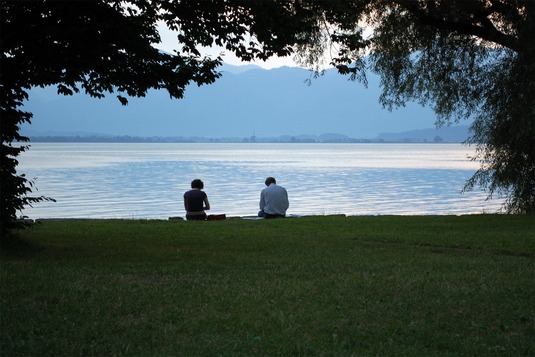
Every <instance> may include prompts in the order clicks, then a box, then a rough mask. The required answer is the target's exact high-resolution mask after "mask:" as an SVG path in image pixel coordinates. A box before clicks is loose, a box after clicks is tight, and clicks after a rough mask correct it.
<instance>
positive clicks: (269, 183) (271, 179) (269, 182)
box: [265, 176, 277, 186]
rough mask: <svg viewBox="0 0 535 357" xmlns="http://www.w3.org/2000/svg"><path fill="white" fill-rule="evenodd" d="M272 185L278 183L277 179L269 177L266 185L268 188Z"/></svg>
mask: <svg viewBox="0 0 535 357" xmlns="http://www.w3.org/2000/svg"><path fill="white" fill-rule="evenodd" d="M272 183H277V180H275V177H271V176H270V177H268V178H267V179H266V182H265V184H266V186H269V185H271V184H272Z"/></svg>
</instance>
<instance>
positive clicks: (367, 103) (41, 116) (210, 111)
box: [21, 64, 468, 141]
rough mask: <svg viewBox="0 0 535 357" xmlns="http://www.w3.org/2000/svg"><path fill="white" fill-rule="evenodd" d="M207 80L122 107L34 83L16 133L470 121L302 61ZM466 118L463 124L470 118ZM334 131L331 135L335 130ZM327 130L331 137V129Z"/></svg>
mask: <svg viewBox="0 0 535 357" xmlns="http://www.w3.org/2000/svg"><path fill="white" fill-rule="evenodd" d="M221 72H222V77H221V78H219V79H218V80H217V81H216V82H215V83H214V84H211V85H207V86H201V87H196V86H189V87H188V88H187V89H186V92H185V97H184V98H183V99H180V100H177V99H174V100H171V99H170V98H169V95H168V94H167V92H166V91H163V90H160V91H157V90H152V91H150V92H149V93H148V94H147V96H146V97H144V98H129V104H128V106H122V105H121V104H120V102H119V101H118V100H117V99H116V98H115V95H108V96H107V97H106V98H103V99H95V98H91V97H89V96H88V95H85V94H75V95H73V96H60V95H57V94H56V89H55V88H54V87H45V88H32V89H31V90H30V98H29V100H28V101H27V102H25V104H24V107H25V109H26V110H28V111H30V112H32V113H33V114H34V118H33V119H32V124H31V125H26V124H25V125H23V126H22V128H21V133H22V134H23V135H27V136H30V137H39V136H40V137H43V136H82V137H83V136H133V137H174V138H191V137H203V138H251V137H255V138H278V137H290V138H298V139H299V140H306V138H319V137H321V136H322V135H325V134H326V133H327V134H328V133H331V134H329V135H330V137H333V135H334V137H335V138H336V137H339V138H357V139H378V140H385V141H400V140H405V141H407V140H409V139H412V138H414V139H415V140H416V138H418V139H417V140H416V141H437V137H438V138H439V139H440V140H439V141H442V140H444V141H462V140H464V139H466V137H467V126H461V127H452V128H442V129H434V126H435V120H436V117H435V114H434V113H433V111H432V110H431V109H430V108H425V107H421V106H420V105H418V104H416V103H408V104H407V105H406V106H405V107H403V108H399V109H397V110H394V111H392V112H390V111H387V110H386V109H384V108H382V107H381V105H380V104H379V102H378V100H379V96H380V93H381V88H380V84H379V78H378V77H377V76H374V75H369V76H368V87H367V88H366V87H365V86H364V85H362V84H361V83H359V82H353V81H350V80H348V79H347V77H344V76H342V75H340V74H338V73H337V72H336V70H334V69H329V70H326V71H325V73H324V75H322V76H320V77H318V78H314V76H313V73H311V72H310V71H308V70H306V69H303V68H299V67H280V68H275V69H270V70H266V69H262V68H260V67H258V66H255V65H246V66H232V65H228V64H224V65H223V66H222V67H221ZM467 124H468V123H467ZM332 133H334V134H332ZM329 135H328V136H329Z"/></svg>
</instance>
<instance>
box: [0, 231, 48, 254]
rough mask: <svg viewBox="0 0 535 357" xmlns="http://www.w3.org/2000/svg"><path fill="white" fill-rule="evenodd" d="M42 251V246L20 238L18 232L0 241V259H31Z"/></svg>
mask: <svg viewBox="0 0 535 357" xmlns="http://www.w3.org/2000/svg"><path fill="white" fill-rule="evenodd" d="M43 250H44V248H43V247H42V246H40V245H38V244H36V243H34V242H29V241H27V240H26V239H24V238H21V237H20V235H19V231H17V232H13V233H11V234H8V235H7V236H5V237H3V238H2V239H0V257H3V258H4V257H5V258H31V257H33V256H35V255H36V254H37V253H39V252H41V251H43Z"/></svg>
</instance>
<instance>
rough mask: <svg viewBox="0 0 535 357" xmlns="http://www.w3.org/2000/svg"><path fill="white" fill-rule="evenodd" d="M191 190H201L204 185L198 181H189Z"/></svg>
mask: <svg viewBox="0 0 535 357" xmlns="http://www.w3.org/2000/svg"><path fill="white" fill-rule="evenodd" d="M191 188H198V189H199V190H202V189H203V188H204V183H203V182H202V181H201V180H199V179H195V180H193V181H191Z"/></svg>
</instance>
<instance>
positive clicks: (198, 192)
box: [184, 179, 210, 221]
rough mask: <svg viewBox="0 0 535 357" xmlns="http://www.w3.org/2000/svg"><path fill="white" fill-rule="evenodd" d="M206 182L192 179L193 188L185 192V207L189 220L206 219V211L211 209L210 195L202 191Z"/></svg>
mask: <svg viewBox="0 0 535 357" xmlns="http://www.w3.org/2000/svg"><path fill="white" fill-rule="evenodd" d="M203 188H204V183H203V182H202V181H201V180H199V179H195V180H193V181H191V190H189V191H187V192H186V193H184V208H185V209H186V219H187V220H188V221H204V220H206V213H205V212H204V211H208V210H209V209H210V203H209V202H208V196H207V195H206V192H204V191H202V189H203Z"/></svg>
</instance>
